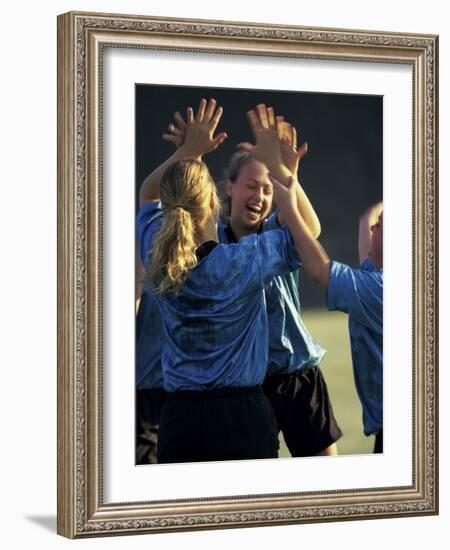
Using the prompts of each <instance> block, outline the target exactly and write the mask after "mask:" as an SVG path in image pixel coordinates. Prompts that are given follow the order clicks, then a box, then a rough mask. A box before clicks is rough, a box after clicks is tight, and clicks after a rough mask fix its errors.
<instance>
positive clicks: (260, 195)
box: [255, 186, 264, 202]
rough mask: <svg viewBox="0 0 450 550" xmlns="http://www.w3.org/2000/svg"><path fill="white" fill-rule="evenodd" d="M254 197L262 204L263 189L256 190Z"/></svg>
mask: <svg viewBox="0 0 450 550" xmlns="http://www.w3.org/2000/svg"><path fill="white" fill-rule="evenodd" d="M255 195H256V197H257V198H258V199H259V200H260V201H261V202H264V189H263V188H262V186H260V187H258V188H257V189H256V191H255Z"/></svg>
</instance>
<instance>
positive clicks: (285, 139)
mask: <svg viewBox="0 0 450 550" xmlns="http://www.w3.org/2000/svg"><path fill="white" fill-rule="evenodd" d="M277 131H278V137H279V139H280V141H281V158H282V159H283V163H284V165H285V166H286V168H288V170H290V171H291V172H292V173H293V174H296V173H297V171H298V165H299V163H300V160H301V159H302V158H303V157H304V156H305V155H306V153H307V152H308V144H307V143H303V145H302V146H301V147H299V148H298V149H297V130H296V129H295V126H292V125H291V124H289V122H286V121H285V120H284V119H283V117H277Z"/></svg>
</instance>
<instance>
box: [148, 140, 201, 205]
mask: <svg viewBox="0 0 450 550" xmlns="http://www.w3.org/2000/svg"><path fill="white" fill-rule="evenodd" d="M185 158H192V154H190V153H189V151H187V150H186V149H185V148H183V147H180V148H179V149H177V150H176V151H175V153H174V154H173V155H172V156H171V157H169V158H168V159H167V160H166V161H165V162H163V163H162V164H161V165H159V166H158V168H156V169H155V170H153V172H151V173H150V174H149V175H148V176H147V177H146V178H145V180H144V182H143V183H142V185H141V188H140V190H139V207H140V208H142V206H144V204H146V203H147V202H153V201H158V200H159V184H160V182H161V179H162V177H163V175H164V172H165V171H166V170H167V168H168V167H169V166H170V165H171V164H173V163H174V162H177V161H178V160H183V159H185ZM197 160H201V157H197Z"/></svg>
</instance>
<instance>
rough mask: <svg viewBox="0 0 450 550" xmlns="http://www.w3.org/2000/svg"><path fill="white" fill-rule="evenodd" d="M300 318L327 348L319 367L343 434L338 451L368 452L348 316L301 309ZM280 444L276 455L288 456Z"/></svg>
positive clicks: (371, 442) (369, 440)
mask: <svg viewBox="0 0 450 550" xmlns="http://www.w3.org/2000/svg"><path fill="white" fill-rule="evenodd" d="M302 317H303V320H304V322H305V324H306V326H307V327H308V330H309V332H310V333H311V335H312V336H313V337H314V339H315V340H316V341H317V342H318V343H319V344H320V345H321V346H322V347H323V348H325V349H326V350H327V353H326V355H325V357H324V359H323V361H322V363H321V364H320V367H321V370H322V372H323V374H324V376H325V380H326V382H327V386H328V391H329V394H330V399H331V402H332V404H333V409H334V414H335V416H336V419H337V421H338V423H339V426H340V428H341V430H342V432H343V434H344V435H343V436H342V437H341V439H340V440H339V441H338V443H337V446H338V452H339V454H341V455H349V454H365V453H371V452H372V449H373V445H374V438H373V437H366V436H365V435H364V434H363V426H362V411H361V405H360V402H359V399H358V396H357V394H356V389H355V384H354V381H353V371H352V361H351V354H350V339H349V335H348V316H347V315H346V314H344V313H339V312H335V311H332V312H329V311H327V310H311V309H309V310H308V309H304V310H302ZM281 443H282V444H281V449H280V457H288V456H290V454H289V451H288V450H287V448H286V446H285V445H284V442H283V441H282V442H281Z"/></svg>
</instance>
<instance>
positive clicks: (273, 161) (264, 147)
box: [247, 103, 282, 170]
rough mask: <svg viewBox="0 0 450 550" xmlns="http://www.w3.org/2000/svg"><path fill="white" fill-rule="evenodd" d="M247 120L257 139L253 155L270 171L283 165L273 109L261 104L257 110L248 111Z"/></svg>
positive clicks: (252, 151) (252, 149) (253, 147)
mask: <svg viewBox="0 0 450 550" xmlns="http://www.w3.org/2000/svg"><path fill="white" fill-rule="evenodd" d="M247 119H248V122H249V124H250V128H251V130H252V132H253V136H254V138H255V145H254V146H252V147H251V154H252V155H253V156H254V157H255V158H256V159H257V160H259V161H261V162H263V163H264V164H265V165H266V166H267V167H268V168H269V170H271V169H272V168H275V167H279V166H280V165H281V164H282V159H281V143H280V140H279V138H278V132H277V127H276V120H275V114H274V112H273V109H272V107H268V108H266V106H265V105H264V104H263V103H261V104H259V105H257V106H256V110H251V111H248V113H247Z"/></svg>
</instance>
